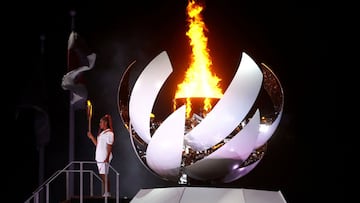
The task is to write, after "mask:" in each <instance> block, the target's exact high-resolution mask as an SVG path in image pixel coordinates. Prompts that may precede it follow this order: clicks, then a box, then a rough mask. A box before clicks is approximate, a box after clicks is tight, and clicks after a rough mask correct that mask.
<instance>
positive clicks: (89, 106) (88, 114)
mask: <svg viewBox="0 0 360 203" xmlns="http://www.w3.org/2000/svg"><path fill="white" fill-rule="evenodd" d="M86 113H87V118H88V122H89V124H88V126H89V132H91V117H92V105H91V102H90V100H87V109H86Z"/></svg>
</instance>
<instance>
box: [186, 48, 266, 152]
mask: <svg viewBox="0 0 360 203" xmlns="http://www.w3.org/2000/svg"><path fill="white" fill-rule="evenodd" d="M262 79H263V75H262V72H261V70H260V69H259V67H258V66H257V64H256V63H255V62H254V61H253V60H252V59H251V58H250V57H249V56H248V55H247V54H246V53H243V57H242V59H241V63H240V65H239V67H238V70H237V72H236V74H235V76H234V78H233V80H232V82H231V84H230V85H229V87H228V88H227V90H226V92H225V93H224V95H223V97H222V98H221V99H220V100H219V101H218V103H217V104H216V105H215V107H214V108H213V109H212V110H211V112H210V113H208V114H207V116H206V117H205V119H204V120H202V122H201V123H200V124H198V125H197V126H196V127H195V128H193V129H192V130H191V131H190V132H188V133H187V134H186V135H185V142H186V144H187V145H189V146H191V147H192V148H193V149H195V150H199V151H201V150H205V149H208V148H210V147H212V146H214V145H215V144H217V143H218V142H220V141H221V140H223V139H224V138H225V137H226V136H228V135H229V134H230V133H231V132H232V131H233V130H234V129H235V128H236V126H237V125H239V123H240V122H241V121H242V120H243V118H244V117H245V116H246V115H247V113H248V112H249V110H250V109H251V107H252V106H253V104H254V102H255V100H256V98H257V96H258V94H259V91H260V88H261V86H262Z"/></svg>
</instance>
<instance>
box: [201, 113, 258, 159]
mask: <svg viewBox="0 0 360 203" xmlns="http://www.w3.org/2000/svg"><path fill="white" fill-rule="evenodd" d="M259 124H260V113H259V110H257V111H256V112H255V115H254V116H253V117H252V118H251V119H250V121H249V123H248V124H247V125H246V126H245V127H244V128H243V129H242V130H241V131H240V132H239V133H237V134H236V135H235V136H234V137H233V138H232V139H231V140H230V141H228V142H227V143H225V144H224V145H223V146H221V147H220V148H219V149H218V150H216V151H215V152H213V153H211V154H210V155H209V156H207V157H206V158H205V159H221V158H227V159H237V160H246V159H247V158H248V156H249V155H250V154H251V152H252V151H253V149H254V145H255V143H256V140H257V137H258V134H259Z"/></svg>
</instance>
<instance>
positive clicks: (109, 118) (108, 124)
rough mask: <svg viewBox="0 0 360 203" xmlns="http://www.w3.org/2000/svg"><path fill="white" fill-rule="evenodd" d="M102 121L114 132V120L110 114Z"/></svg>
mask: <svg viewBox="0 0 360 203" xmlns="http://www.w3.org/2000/svg"><path fill="white" fill-rule="evenodd" d="M101 120H103V121H105V122H106V123H107V127H108V128H110V130H111V131H113V125H112V119H111V116H110V114H105V115H104V116H103V117H101Z"/></svg>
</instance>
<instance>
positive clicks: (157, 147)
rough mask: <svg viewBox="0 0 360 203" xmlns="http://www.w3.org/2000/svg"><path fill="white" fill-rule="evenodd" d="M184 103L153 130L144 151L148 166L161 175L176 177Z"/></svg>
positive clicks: (178, 165)
mask: <svg viewBox="0 0 360 203" xmlns="http://www.w3.org/2000/svg"><path fill="white" fill-rule="evenodd" d="M184 126H185V105H184V106H182V107H181V108H178V109H177V110H176V111H175V112H173V113H172V114H171V115H170V116H169V117H167V119H166V120H165V121H164V122H163V123H162V124H161V125H160V126H159V128H158V129H157V130H156V131H155V133H154V135H153V137H152V139H151V141H150V143H149V145H148V147H147V151H146V161H147V163H148V165H149V167H150V168H151V169H152V170H154V171H155V172H156V173H157V174H159V175H160V176H162V177H167V178H172V177H177V175H178V174H179V170H180V164H181V159H182V151H183V144H184V142H183V141H184Z"/></svg>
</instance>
